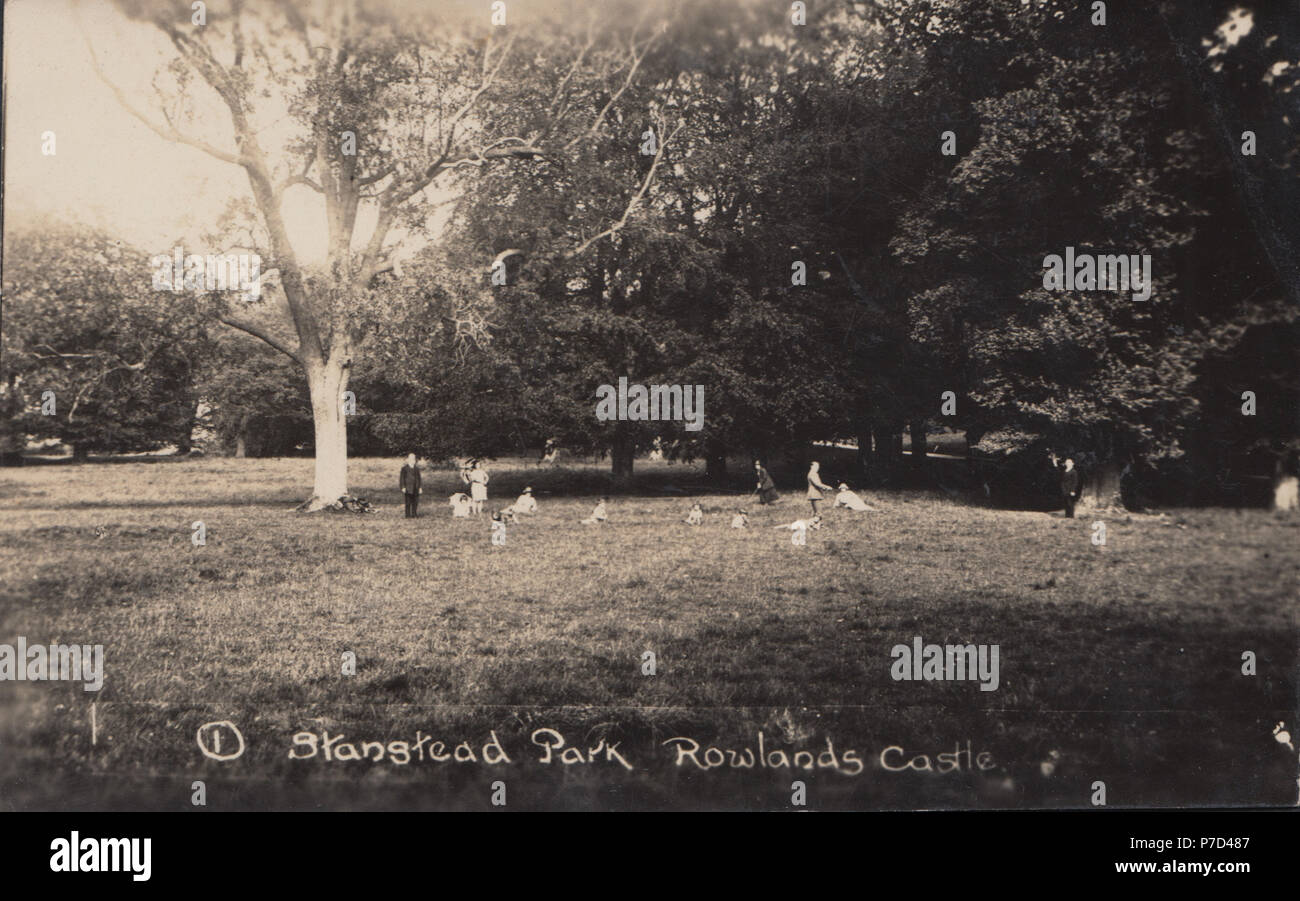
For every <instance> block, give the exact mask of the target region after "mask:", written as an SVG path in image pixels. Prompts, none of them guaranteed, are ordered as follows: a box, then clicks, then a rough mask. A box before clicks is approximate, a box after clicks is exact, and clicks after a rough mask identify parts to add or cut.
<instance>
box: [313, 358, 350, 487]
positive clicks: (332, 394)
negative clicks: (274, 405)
mask: <svg viewBox="0 0 1300 901" xmlns="http://www.w3.org/2000/svg"><path fill="white" fill-rule="evenodd" d="M304 368H305V369H306V371H307V387H308V389H309V390H310V392H311V414H312V421H313V423H314V425H315V432H316V481H315V484H314V485H313V487H312V497H311V501H310V502H309V504H308V506H307V509H308V510H319V509H321V508H322V507H324V506H326V505H328V504H332V503H334V502H335V501H336V500H338V499H339V498H340V497H342V496H343V495H345V494H347V493H348V421H347V417H346V416H344V415H343V392H344V390H346V389H347V383H348V372H347V370H346V369H345V368H344V366H343V365H342V361H341V360H340V359H339V358H338V355H337V354H336V355H333V356H332V357H331V358H330V359H329V360H326V361H324V362H319V361H308V362H307V363H305V364H304Z"/></svg>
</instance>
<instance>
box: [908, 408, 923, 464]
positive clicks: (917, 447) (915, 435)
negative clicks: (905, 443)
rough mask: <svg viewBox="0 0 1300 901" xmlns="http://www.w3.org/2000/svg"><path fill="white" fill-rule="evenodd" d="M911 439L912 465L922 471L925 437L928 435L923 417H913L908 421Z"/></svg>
mask: <svg viewBox="0 0 1300 901" xmlns="http://www.w3.org/2000/svg"><path fill="white" fill-rule="evenodd" d="M909 426H910V429H909V431H910V433H911V439H912V467H913V468H914V469H917V470H920V471H924V470H925V464H926V460H927V458H926V451H927V450H928V448H927V447H926V444H925V442H926V438H927V437H928V436H927V434H926V430H925V420H924V419H914V420H912V421H911V423H909Z"/></svg>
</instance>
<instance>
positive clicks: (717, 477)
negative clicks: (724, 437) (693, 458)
mask: <svg viewBox="0 0 1300 901" xmlns="http://www.w3.org/2000/svg"><path fill="white" fill-rule="evenodd" d="M705 448H706V450H705V459H704V466H705V475H706V476H707V477H708V480H709V481H710V482H712V483H713V484H715V485H721V484H723V483H725V482H726V481H727V449H726V448H725V447H723V446H722V444H721V442H718V441H713V440H710V441H708V442H707V443H706V445H705Z"/></svg>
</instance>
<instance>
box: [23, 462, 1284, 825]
mask: <svg viewBox="0 0 1300 901" xmlns="http://www.w3.org/2000/svg"><path fill="white" fill-rule="evenodd" d="M398 465H399V463H398V462H396V461H392V460H370V459H367V460H357V461H353V467H352V483H353V486H354V492H355V493H356V494H358V495H360V496H362V497H367V498H369V499H370V500H371V501H372V502H374V503H376V504H377V508H378V512H377V513H375V514H374V515H371V516H351V515H314V516H304V515H300V514H294V513H292V512H291V510H292V507H293V506H294V505H296V504H297V503H298V502H299V501H300V500H301V498H302V496H303V495H304V493H305V488H306V486H307V485H309V484H310V467H311V461H309V460H288V459H286V460H260V461H254V460H224V459H209V460H188V461H183V462H177V463H170V464H145V463H138V464H137V463H124V464H113V465H81V466H73V465H68V466H39V467H27V468H24V469H18V470H8V471H5V472H3V473H2V474H0V642H6V643H13V642H14V641H15V640H16V638H17V636H19V635H23V636H26V638H27V640H28V642H29V643H38V642H39V643H49V642H74V641H75V642H78V643H91V644H93V643H100V644H103V645H104V648H105V680H104V687H103V689H102V691H100V692H98V693H97V694H95V693H88V692H84V691H83V690H82V689H81V687H80V686H77V685H69V684H65V683H27V682H23V683H16V682H2V683H0V803H3V804H4V805H5V807H7V808H10V809H29V808H99V807H117V808H122V807H132V808H134V807H148V808H174V809H185V808H189V807H190V795H191V790H190V785H191V783H192V781H193V780H204V781H205V782H206V783H207V790H208V798H209V806H210V807H211V808H216V809H230V808H239V807H273V808H302V807H308V808H314V807H326V808H339V807H347V808H352V807H381V808H406V807H415V808H446V807H457V808H460V807H470V808H485V807H487V806H488V805H489V798H490V795H491V787H490V786H491V783H493V782H494V781H497V780H502V781H504V782H505V783H506V785H507V787H508V790H509V793H510V794H509V802H508V805H509V806H510V807H512V808H515V807H557V806H558V807H573V806H579V807H627V806H632V807H643V808H654V807H662V806H669V807H709V808H715V807H716V808H755V807H763V808H782V807H788V806H789V802H790V795H791V788H790V785H791V782H792V780H794V779H796V778H797V779H801V780H803V781H805V782H806V783H807V785H808V787H809V788H808V795H809V805H810V806H812V807H819V808H836V807H841V808H842V807H858V808H881V807H884V808H890V807H906V808H913V807H925V808H929V807H947V806H959V807H979V806H1017V805H1038V806H1087V805H1088V803H1089V798H1090V797H1091V794H1092V790H1091V784H1092V783H1093V782H1094V781H1096V780H1102V781H1104V782H1106V785H1107V795H1108V797H1107V800H1108V803H1109V804H1110V805H1111V806H1126V805H1156V806H1160V805H1203V804H1247V803H1249V804H1293V803H1295V802H1296V792H1297V784H1296V777H1297V775H1300V772H1297V761H1296V756H1295V754H1294V753H1288V751H1287V749H1286V748H1285V746H1283V745H1280V744H1278V743H1277V742H1276V741H1275V740H1274V738H1273V735H1272V734H1271V733H1272V727H1273V725H1274V723H1275V722H1277V721H1279V720H1284V721H1286V722H1287V723H1288V726H1289V728H1290V729H1291V731H1292V734H1295V733H1296V732H1297V731H1300V729H1297V727H1296V715H1297V710H1296V708H1297V702H1296V696H1297V695H1296V675H1297V635H1298V634H1300V633H1298V632H1297V629H1296V626H1297V622H1296V609H1297V607H1296V598H1297V592H1296V590H1297V587H1298V586H1300V579H1298V578H1297V576H1298V575H1300V551H1298V550H1297V548H1298V546H1300V542H1298V541H1297V539H1300V521H1298V520H1297V519H1296V518H1294V517H1292V518H1285V517H1279V516H1275V515H1274V514H1270V513H1267V512H1264V511H1253V510H1252V511H1234V510H1222V509H1207V510H1198V511H1178V512H1177V513H1176V515H1174V516H1172V517H1165V518H1157V517H1155V516H1132V517H1126V516H1122V515H1121V516H1108V517H1104V518H1105V520H1106V522H1107V542H1106V545H1105V546H1104V547H1097V546H1094V545H1093V544H1092V543H1091V541H1090V537H1091V535H1092V529H1091V523H1092V518H1090V517H1086V516H1085V517H1084V518H1082V519H1077V520H1065V519H1063V518H1061V517H1060V515H1059V514H1056V515H1048V514H1043V513H1029V512H1015V511H1003V510H992V509H986V508H982V507H978V506H966V505H962V504H960V503H956V502H954V501H953V500H952V499H950V498H947V497H940V496H935V495H931V494H926V493H921V492H913V493H902V492H900V493H888V494H887V493H882V494H877V495H875V496H873V497H872V498H871V502H872V503H873V504H874V505H876V506H877V507H878V508H879V510H878V512H875V513H866V514H850V513H847V512H844V511H836V512H830V513H828V514H827V515H826V519H827V524H826V527H825V528H824V529H823V530H822V531H820V532H814V533H810V536H809V540H808V545H807V546H806V547H803V548H797V547H794V546H792V545H791V543H790V540H789V537H788V533H787V532H781V531H777V530H774V529H772V528H770V526H772V525H776V524H779V523H783V522H788V521H789V520H791V519H793V518H795V517H796V516H803V515H804V514H805V511H806V509H807V507H806V502H804V501H803V500H801V499H800V498H799V494H800V492H791V493H789V494H787V496H786V498H785V499H784V500H783V501H782V502H781V504H779V505H778V506H776V507H774V508H759V507H756V506H752V507H751V508H750V509H751V511H752V513H753V516H752V517H751V528H750V529H749V530H747V531H743V532H740V531H735V530H732V529H730V528H728V527H727V523H728V520H729V519H730V513H731V511H732V510H733V509H734V508H735V507H736V506H738V505H740V504H744V503H746V500H745V497H744V496H743V494H720V493H712V494H710V493H706V490H705V489H701V488H700V484H701V480H700V473H699V471H698V470H697V469H695V468H692V467H685V466H682V465H671V464H654V465H647V464H645V463H644V462H642V461H638V471H639V472H640V473H641V478H642V493H640V494H626V495H618V496H615V497H614V498H613V499H612V500H611V502H610V522H609V523H608V524H607V525H605V526H602V527H592V526H583V525H581V524H580V522H579V520H580V519H581V518H582V517H583V516H585V515H586V514H587V513H588V512H589V511H590V509H591V506H592V503H593V501H592V497H591V494H592V493H594V492H599V491H600V490H601V484H602V482H601V476H602V473H603V468H602V467H597V466H586V465H581V464H575V465H572V466H568V467H563V468H553V467H537V466H535V465H532V464H526V463H522V462H520V461H498V462H497V463H496V464H495V465H493V466H492V467H491V471H492V473H493V482H492V486H491V487H492V489H493V504H492V505H493V506H495V505H499V504H503V503H505V502H506V501H508V500H509V499H511V498H513V496H514V494H515V493H516V492H517V491H518V490H519V488H521V487H522V486H523V485H524V484H532V485H534V486H535V487H536V489H537V491H538V493H539V500H540V503H541V511H540V513H539V515H538V516H536V517H534V518H531V519H529V520H527V521H526V522H523V523H521V524H519V525H518V526H515V527H512V528H511V529H510V531H509V535H508V540H507V544H506V546H504V547H493V546H492V545H491V544H490V543H489V532H488V526H487V520H486V517H484V518H482V519H480V520H471V521H465V520H453V519H452V518H451V517H450V511H449V510H448V508H447V507H446V505H445V499H446V496H447V495H449V494H450V493H452V492H453V491H455V490H458V482H457V479H456V476H455V474H454V473H453V472H450V471H430V472H427V473H426V481H425V485H426V489H425V496H424V500H423V506H422V514H423V515H422V516H421V518H420V519H418V520H416V521H414V522H412V521H408V520H405V519H403V517H402V505H401V499H400V496H399V495H398V494H397V492H396V489H395V484H396V479H397V473H396V469H397V466H398ZM833 476H834V474H833V473H832V474H826V475H824V477H826V478H831V477H833ZM697 489H698V490H699V492H700V493H696V491H697ZM679 491H685V492H690V493H691V495H690V496H689V497H688V496H687V495H685V494H679V493H677V492H679ZM498 498H499V499H500V500H497V499H498ZM692 501H699V502H700V503H701V504H702V505H703V507H704V510H705V514H706V518H705V524H704V525H703V526H701V527H698V528H692V527H690V526H688V525H686V524H685V523H684V522H682V520H683V517H684V516H685V514H686V511H687V508H688V507H689V504H690V503H691V502H692ZM197 520H202V521H203V522H204V524H205V526H206V530H207V544H206V546H204V547H201V548H196V547H194V546H193V545H192V544H191V541H190V535H191V524H192V523H193V522H195V521H197ZM916 635H920V636H922V637H923V638H924V639H925V641H926V642H927V643H928V642H936V643H940V644H944V643H950V642H951V643H958V642H961V643H965V642H974V643H986V644H998V645H999V646H1000V651H1001V656H1000V662H1001V673H1000V677H1001V684H1000V686H999V688H998V690H996V691H991V692H982V691H980V690H979V687H978V685H977V684H976V683H974V682H963V683H943V682H921V683H914V682H906V681H904V682H896V681H894V680H893V679H891V678H890V664H891V663H892V660H891V658H890V656H889V655H890V649H891V648H892V647H893V646H894V645H895V644H910V642H911V640H912V638H913V636H916ZM1247 650H1249V651H1253V652H1254V654H1255V655H1256V658H1257V661H1258V663H1257V666H1258V675H1256V676H1244V675H1242V673H1241V666H1242V660H1241V657H1242V653H1243V651H1247ZM348 651H350V652H352V653H354V654H355V655H356V659H357V669H356V674H355V675H353V676H345V675H343V674H342V673H341V661H342V655H343V654H344V652H348ZM646 651H652V652H653V653H654V654H655V655H656V673H655V674H654V675H652V676H651V675H645V674H643V671H642V670H643V656H642V655H643V654H644V653H645V652H646ZM92 701H93V702H95V709H96V712H95V715H96V742H95V743H94V744H93V745H92V743H91V729H90V722H89V708H90V704H91V702H92ZM215 720H231V721H233V722H235V723H237V724H238V726H239V728H240V729H241V731H242V733H243V735H244V737H245V738H246V740H247V743H248V751H247V752H246V753H245V754H244V756H242V757H241V758H239V759H238V760H235V761H229V762H218V761H213V760H208V759H206V758H204V757H203V755H202V754H201V753H200V751H199V749H198V746H197V743H196V740H195V732H196V730H197V729H198V727H199V725H200V724H202V723H204V722H210V721H215ZM539 728H553V729H555V730H556V731H558V732H561V733H563V734H564V736H565V738H566V742H567V743H569V744H581V745H582V746H583V747H585V748H594V747H597V746H599V743H600V741H601V740H602V739H603V740H604V741H605V742H606V747H608V745H609V744H610V743H613V742H618V743H619V745H618V747H619V749H620V751H621V752H622V753H623V754H625V756H626V758H627V759H628V760H629V761H630V763H631V764H632V765H633V766H634V769H633V770H632V771H630V772H629V771H628V770H626V769H625V768H623V767H621V766H619V765H617V764H616V763H614V762H611V761H610V760H608V759H602V761H601V762H598V763H592V764H573V765H563V764H559V763H552V764H542V763H540V762H539V757H541V756H542V749H541V748H539V747H538V746H536V745H534V744H533V743H532V742H531V741H530V736H532V735H533V734H534V731H535V730H537V729H539ZM312 729H314V730H315V731H316V733H317V734H319V733H320V731H321V730H323V729H327V730H329V732H330V734H331V736H336V735H339V734H345V735H346V736H347V740H349V741H350V740H354V739H355V740H356V741H360V740H363V739H372V740H382V741H392V740H402V739H411V738H413V737H414V736H415V733H416V730H417V729H419V730H422V731H423V733H424V734H425V735H430V734H432V735H435V736H436V737H438V738H440V739H443V740H447V741H448V747H449V748H450V747H451V746H452V745H454V744H455V743H457V742H459V741H461V740H462V739H463V740H466V741H469V742H471V743H472V744H473V745H474V747H475V748H476V749H480V750H481V746H482V745H483V743H484V742H486V741H487V739H488V737H489V735H490V734H491V733H492V732H495V733H496V735H497V737H498V738H499V740H500V742H501V744H502V745H503V746H504V747H505V748H506V749H507V751H508V753H509V754H510V756H511V759H512V763H511V764H509V765H500V766H495V767H493V766H486V765H482V764H481V763H480V764H456V763H454V762H448V763H437V764H435V763H432V762H428V761H426V762H423V763H411V764H410V765H407V766H396V765H393V764H392V763H390V762H388V761H387V760H385V761H384V762H382V763H375V762H370V761H356V762H349V761H334V762H328V763H327V762H325V761H324V760H322V759H321V758H320V756H318V757H317V758H315V759H312V760H290V759H289V754H290V749H291V748H293V747H294V745H293V736H294V734H295V733H298V732H299V731H302V730H312ZM760 731H761V732H763V734H764V740H765V742H766V744H765V747H766V748H768V749H772V748H774V747H779V748H784V749H785V750H786V751H787V752H789V753H791V754H793V752H794V751H795V750H799V749H802V748H807V749H809V750H811V751H812V752H813V753H817V752H819V751H822V750H824V749H825V748H826V741H827V739H830V740H831V741H832V742H833V743H834V746H835V747H836V748H837V749H838V750H839V751H840V753H841V754H842V753H843V750H844V749H847V748H852V749H855V750H856V751H857V753H858V755H859V756H860V758H861V759H862V760H863V762H864V771H863V772H862V773H861V774H860V775H856V776H848V775H844V774H843V773H840V772H835V771H832V770H830V769H822V768H817V769H814V770H813V771H810V772H805V771H803V770H795V771H792V770H791V769H789V768H762V767H756V768H754V769H753V770H745V769H733V768H731V767H729V766H723V767H719V768H716V769H712V770H709V771H707V772H705V771H702V770H700V769H698V768H696V767H694V766H693V765H692V764H691V763H690V762H689V761H684V762H683V764H682V765H680V766H679V765H678V764H677V758H676V754H675V751H674V746H671V745H670V746H665V745H664V744H663V742H664V741H666V740H668V739H671V738H673V737H674V736H690V737H692V738H694V739H696V740H698V741H699V742H700V744H701V754H702V753H703V748H704V747H705V746H707V745H709V744H711V743H712V744H715V745H716V746H717V747H718V748H720V749H726V748H735V749H739V748H744V747H746V746H755V742H756V735H757V733H758V732H760ZM967 741H970V743H971V749H972V751H973V753H974V754H978V753H979V752H980V751H988V752H989V754H990V755H991V758H992V760H993V761H994V762H995V763H994V765H993V766H992V767H990V768H989V769H987V770H979V769H978V768H975V770H974V771H973V772H969V771H967V770H966V769H965V768H963V769H962V770H961V771H959V772H950V773H942V774H941V773H925V772H920V773H918V772H891V771H889V770H888V769H886V768H884V767H883V766H882V765H881V752H882V751H883V750H884V749H886V748H888V747H890V746H901V747H902V748H904V749H905V752H906V756H907V757H911V756H913V755H914V754H920V753H925V754H928V755H929V756H930V757H931V759H932V760H934V759H935V756H936V755H937V754H939V753H941V752H947V753H951V752H952V751H953V750H954V747H953V746H954V745H956V744H957V743H961V746H962V747H963V748H964V747H965V742H967ZM755 747H756V746H755ZM1053 752H1055V755H1054V756H1053ZM597 756H600V754H599V753H598V754H597ZM888 759H889V760H890V761H891V762H892V763H896V762H897V760H898V756H897V754H895V755H894V756H892V757H890V758H888ZM1049 760H1050V761H1052V762H1053V767H1052V768H1051V772H1050V774H1049V773H1048V772H1047V771H1046V770H1045V768H1044V767H1043V764H1044V763H1045V762H1048V761H1049ZM936 765H937V762H936Z"/></svg>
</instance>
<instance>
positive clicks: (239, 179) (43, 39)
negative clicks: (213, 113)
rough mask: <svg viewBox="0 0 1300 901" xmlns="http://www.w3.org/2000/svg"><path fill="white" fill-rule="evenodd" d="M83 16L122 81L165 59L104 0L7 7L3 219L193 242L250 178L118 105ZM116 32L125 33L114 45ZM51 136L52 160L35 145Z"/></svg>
mask: <svg viewBox="0 0 1300 901" xmlns="http://www.w3.org/2000/svg"><path fill="white" fill-rule="evenodd" d="M79 20H80V22H79ZM81 23H84V25H85V26H86V30H87V31H88V32H89V33H90V34H91V36H92V40H94V41H95V46H96V48H97V49H98V50H99V52H100V55H101V58H102V59H103V62H104V67H105V69H106V70H107V72H108V73H109V75H110V76H113V77H115V80H117V81H118V82H119V83H121V84H123V85H124V86H125V85H127V84H136V83H143V84H147V83H148V79H149V77H150V75H151V74H152V71H153V67H154V65H156V63H157V61H158V60H159V59H160V58H161V57H160V56H156V55H153V54H152V53H151V52H150V51H151V50H152V46H153V45H152V41H151V40H150V39H149V36H148V34H147V30H146V29H145V28H144V27H142V26H137V25H133V24H129V23H126V22H125V20H124V19H123V18H122V17H120V16H119V15H118V14H117V12H116V11H115V10H113V9H112V8H111V7H110V5H109V4H108V3H106V2H92V3H85V4H75V5H74V4H73V3H70V2H68V0H12V2H9V3H7V4H6V6H5V35H4V43H5V54H4V56H5V59H4V63H5V80H6V85H5V88H6V97H5V101H6V106H7V114H6V123H5V125H6V134H5V145H4V147H5V220H6V226H7V227H8V226H11V225H13V226H21V225H22V224H23V223H24V221H30V220H29V215H30V214H31V213H54V214H57V215H59V216H61V217H63V218H66V219H76V220H80V221H84V222H88V223H91V224H93V225H96V226H100V227H102V228H105V229H106V230H108V231H110V232H111V233H114V234H119V235H121V236H122V237H123V238H125V239H126V240H128V241H130V242H132V243H134V244H138V245H139V246H141V247H142V248H144V249H146V250H148V251H151V252H153V251H155V250H157V251H158V252H162V251H164V250H165V249H166V248H167V247H168V246H170V244H171V243H172V242H173V240H174V239H176V238H178V237H179V238H185V237H192V238H193V239H194V240H196V241H197V236H198V234H199V233H201V232H202V231H203V230H205V229H206V228H209V227H210V225H211V222H212V221H213V220H214V218H215V217H216V216H217V215H218V214H219V213H220V212H221V210H222V209H223V207H224V205H225V201H226V199H227V198H228V197H230V196H231V194H232V193H233V191H234V190H236V189H237V190H239V191H241V192H244V193H246V192H247V179H246V178H245V177H244V174H243V172H242V170H240V169H238V168H236V167H234V166H230V165H226V164H224V163H221V162H218V161H216V160H214V159H212V158H211V157H208V156H207V155H205V154H204V153H202V152H200V151H198V150H193V149H190V148H188V147H184V146H179V145H175V144H172V143H170V142H168V141H165V140H163V139H162V138H160V137H158V136H157V135H156V134H154V133H153V132H152V131H150V130H149V129H148V128H147V127H145V126H144V125H143V124H142V123H140V122H139V121H137V120H136V119H134V118H133V117H132V116H131V115H130V114H128V113H127V112H126V111H125V110H123V109H122V107H121V106H120V105H119V104H118V102H117V100H116V99H115V98H114V96H113V93H112V92H111V91H110V90H109V89H108V88H107V87H106V86H105V85H104V84H103V82H101V81H100V79H99V78H98V76H97V75H96V74H95V71H94V68H93V67H92V65H91V63H90V57H89V53H88V50H87V48H86V45H85V41H84V39H83V37H82V30H81ZM115 34H117V35H122V36H123V37H125V38H127V40H125V41H121V42H118V41H114V40H113V36H114V35H115ZM131 37H134V38H135V40H130V38H131ZM142 51H143V52H142ZM128 91H129V92H131V93H134V92H133V91H131V89H130V88H128ZM46 131H52V132H54V135H55V142H56V143H55V149H56V152H55V154H54V155H53V156H45V155H43V154H42V152H41V148H42V143H43V138H42V135H43V134H44V133H45V132H46ZM232 149H233V148H232ZM197 249H198V248H197V247H196V250H197Z"/></svg>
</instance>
